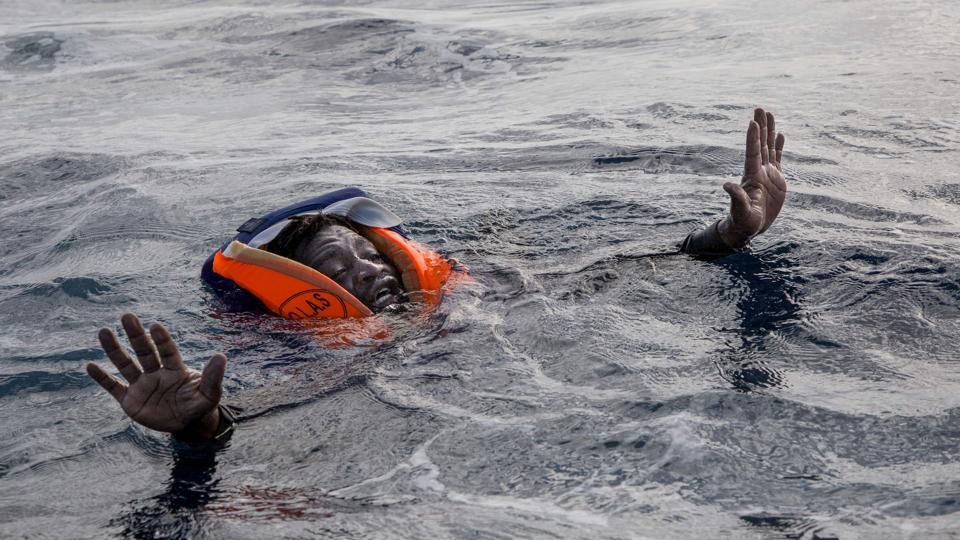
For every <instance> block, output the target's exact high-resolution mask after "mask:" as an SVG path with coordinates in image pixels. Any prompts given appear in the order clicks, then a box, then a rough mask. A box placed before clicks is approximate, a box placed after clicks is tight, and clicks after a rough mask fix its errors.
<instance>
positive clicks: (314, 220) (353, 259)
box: [263, 215, 404, 311]
mask: <svg viewBox="0 0 960 540" xmlns="http://www.w3.org/2000/svg"><path fill="white" fill-rule="evenodd" d="M263 248H264V249H266V250H267V251H269V252H271V253H276V254H277V255H280V256H283V257H286V258H288V259H293V260H295V261H297V262H300V263H302V264H305V265H307V266H309V267H311V268H313V269H314V270H317V271H318V272H321V273H323V274H324V275H326V276H327V277H329V278H330V279H332V280H334V281H336V282H337V283H338V284H339V285H340V286H341V287H343V288H344V289H346V290H347V292H349V293H350V294H352V295H353V296H355V297H356V298H357V299H358V300H360V301H361V302H363V303H364V304H366V306H367V307H369V308H370V309H371V310H373V311H380V310H382V309H383V308H385V307H387V306H389V305H391V304H396V303H399V302H402V301H403V300H404V294H403V293H404V291H403V287H402V285H401V284H400V274H399V273H398V272H397V269H396V268H394V267H393V265H392V264H391V263H390V262H389V261H387V260H385V259H384V258H383V257H382V256H381V255H380V252H378V251H377V249H376V248H375V247H374V246H373V244H372V243H370V241H369V240H367V239H366V238H364V237H363V236H361V235H360V234H358V233H357V232H356V231H355V230H353V228H352V227H351V226H350V225H349V224H348V223H347V222H344V221H340V220H336V219H331V218H329V217H326V216H323V215H315V216H305V217H296V218H293V219H291V220H290V224H288V225H287V226H286V227H284V228H283V230H282V231H280V234H278V235H277V237H276V238H274V239H273V240H271V241H270V243H268V244H267V245H265V246H263Z"/></svg>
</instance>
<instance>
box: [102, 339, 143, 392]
mask: <svg viewBox="0 0 960 540" xmlns="http://www.w3.org/2000/svg"><path fill="white" fill-rule="evenodd" d="M97 337H98V338H100V346H101V347H103V352H105V353H107V357H108V358H110V361H111V362H113V365H114V366H117V369H119V370H120V374H121V375H123V378H124V379H126V380H127V382H129V383H130V384H133V383H135V382H137V379H138V378H139V377H140V374H141V373H142V370H141V369H140V364H138V363H137V361H136V360H134V359H132V358H130V355H129V354H127V351H125V350H124V348H123V347H121V346H120V342H119V341H117V336H116V334H114V333H113V331H112V330H110V329H109V328H101V329H100V333H99V334H97Z"/></svg>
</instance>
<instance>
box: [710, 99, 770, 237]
mask: <svg viewBox="0 0 960 540" xmlns="http://www.w3.org/2000/svg"><path fill="white" fill-rule="evenodd" d="M784 140H785V139H784V137H783V133H780V134H777V131H776V123H775V121H774V118H773V113H769V112H764V110H763V109H761V108H757V109H756V110H755V111H754V113H753V121H752V122H750V127H748V128H747V158H746V161H745V163H744V167H743V180H741V181H740V183H739V184H736V183H734V182H727V183H726V184H724V185H723V189H724V191H726V192H727V193H728V194H729V195H730V214H729V215H727V217H726V218H725V219H724V220H723V221H721V222H720V223H719V224H718V226H717V230H718V231H719V232H720V238H722V239H723V242H724V243H725V244H727V245H728V246H730V247H731V248H734V249H739V248H742V247H744V246H746V245H747V243H748V242H749V241H750V239H751V238H753V237H754V236H756V235H758V234H760V233H762V232H764V231H766V230H767V229H768V228H769V227H770V225H771V224H773V221H774V220H775V219H777V215H778V214H779V213H780V209H781V208H782V207H783V200H784V198H785V197H786V195H787V183H786V182H785V181H784V179H783V169H782V167H781V165H780V157H781V156H782V154H783V143H784Z"/></svg>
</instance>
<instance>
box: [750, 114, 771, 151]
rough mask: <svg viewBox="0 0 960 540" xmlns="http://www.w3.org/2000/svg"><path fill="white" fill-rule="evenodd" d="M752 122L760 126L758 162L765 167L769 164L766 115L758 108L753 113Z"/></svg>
mask: <svg viewBox="0 0 960 540" xmlns="http://www.w3.org/2000/svg"><path fill="white" fill-rule="evenodd" d="M753 121H754V122H756V123H757V125H758V126H760V160H761V163H762V164H763V165H766V164H767V163H770V154H769V153H768V148H767V115H766V113H764V112H763V109H761V108H760V107H757V108H756V109H755V110H754V111H753Z"/></svg>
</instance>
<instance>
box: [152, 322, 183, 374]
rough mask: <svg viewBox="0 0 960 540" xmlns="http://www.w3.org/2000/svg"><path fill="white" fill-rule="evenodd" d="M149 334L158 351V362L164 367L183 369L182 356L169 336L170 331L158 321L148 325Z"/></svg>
mask: <svg viewBox="0 0 960 540" xmlns="http://www.w3.org/2000/svg"><path fill="white" fill-rule="evenodd" d="M150 335H151V336H152V337H153V342H154V343H155V344H156V345H157V351H158V352H159V353H160V362H161V363H162V364H163V368H164V369H173V370H177V371H180V370H184V369H186V366H184V365H183V357H181V356H180V351H179V350H178V349H177V344H176V342H174V341H173V338H172V337H170V332H168V331H167V329H166V328H165V327H164V326H163V325H162V324H160V323H154V324H152V325H150Z"/></svg>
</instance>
